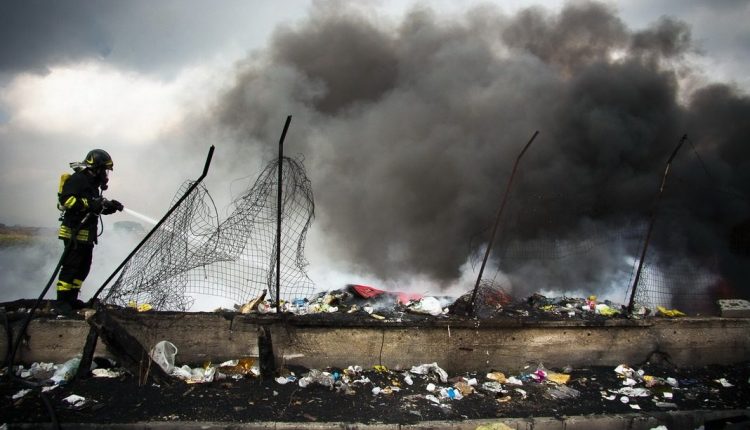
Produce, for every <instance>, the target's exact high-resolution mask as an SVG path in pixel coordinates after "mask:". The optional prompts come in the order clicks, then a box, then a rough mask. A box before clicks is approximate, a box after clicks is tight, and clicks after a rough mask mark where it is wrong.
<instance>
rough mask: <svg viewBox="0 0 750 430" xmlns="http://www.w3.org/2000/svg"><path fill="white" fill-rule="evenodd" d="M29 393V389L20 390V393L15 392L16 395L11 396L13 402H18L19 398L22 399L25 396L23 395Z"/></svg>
mask: <svg viewBox="0 0 750 430" xmlns="http://www.w3.org/2000/svg"><path fill="white" fill-rule="evenodd" d="M30 392H31V389H30V388H29V389H26V390H21V391H19V392H17V393H16V394H14V395H13V400H18V399H20V398H21V397H23V396H25V395H27V394H29V393H30Z"/></svg>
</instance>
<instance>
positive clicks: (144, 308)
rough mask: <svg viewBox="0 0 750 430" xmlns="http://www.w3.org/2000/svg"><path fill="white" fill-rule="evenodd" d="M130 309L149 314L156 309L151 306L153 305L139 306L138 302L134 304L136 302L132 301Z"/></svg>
mask: <svg viewBox="0 0 750 430" xmlns="http://www.w3.org/2000/svg"><path fill="white" fill-rule="evenodd" d="M128 307H129V308H132V309H135V310H136V311H138V312H148V311H150V310H151V309H153V308H154V307H153V306H151V305H150V304H148V303H141V304H140V305H139V304H137V303H136V302H134V301H130V302H128Z"/></svg>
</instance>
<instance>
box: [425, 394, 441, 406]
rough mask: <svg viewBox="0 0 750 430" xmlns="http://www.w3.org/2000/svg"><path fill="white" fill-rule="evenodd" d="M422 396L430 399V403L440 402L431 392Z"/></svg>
mask: <svg viewBox="0 0 750 430" xmlns="http://www.w3.org/2000/svg"><path fill="white" fill-rule="evenodd" d="M424 398H425V399H427V400H429V401H431V402H432V403H435V404H438V405H439V404H440V400H438V398H437V397H435V396H433V395H432V394H428V395H426V396H424Z"/></svg>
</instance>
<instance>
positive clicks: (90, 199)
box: [57, 149, 124, 314]
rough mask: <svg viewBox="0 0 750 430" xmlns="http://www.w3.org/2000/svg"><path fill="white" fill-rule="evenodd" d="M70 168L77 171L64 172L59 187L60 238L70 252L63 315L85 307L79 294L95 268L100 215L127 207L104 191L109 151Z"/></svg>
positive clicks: (61, 294)
mask: <svg viewBox="0 0 750 430" xmlns="http://www.w3.org/2000/svg"><path fill="white" fill-rule="evenodd" d="M70 167H72V168H73V170H74V173H73V174H70V175H68V174H65V175H63V177H62V178H61V181H60V188H59V190H58V191H59V193H58V200H59V205H58V208H59V209H60V210H61V211H63V213H62V215H61V221H62V224H61V225H60V230H59V231H58V238H60V239H61V240H62V241H63V243H64V244H65V249H66V251H65V253H64V254H63V260H62V265H61V267H60V276H59V278H58V281H57V308H58V311H60V312H61V313H63V314H70V313H71V312H72V311H73V310H75V309H80V308H82V307H84V303H83V302H82V301H81V300H78V295H79V293H80V292H81V285H83V281H84V280H85V279H86V276H87V275H88V274H89V269H90V268H91V258H92V253H93V250H94V244H96V243H97V233H98V226H99V216H100V215H109V214H112V213H115V212H116V211H121V210H123V209H124V207H123V205H122V204H121V203H120V202H118V201H117V200H107V199H105V198H104V197H102V194H101V192H102V191H104V190H106V189H107V182H108V180H109V172H110V171H112V168H113V167H114V163H113V162H112V157H110V156H109V154H108V153H107V152H106V151H104V150H102V149H94V150H92V151H90V152H89V153H88V154H86V159H85V160H84V161H83V162H80V163H78V162H74V163H70Z"/></svg>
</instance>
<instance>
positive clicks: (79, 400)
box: [63, 394, 86, 408]
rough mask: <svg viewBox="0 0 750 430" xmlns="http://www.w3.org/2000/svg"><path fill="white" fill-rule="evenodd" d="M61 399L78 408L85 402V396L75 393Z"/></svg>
mask: <svg viewBox="0 0 750 430" xmlns="http://www.w3.org/2000/svg"><path fill="white" fill-rule="evenodd" d="M63 401H65V402H68V404H69V405H70V406H72V407H74V408H80V407H82V406H84V405H85V404H86V398H85V397H81V396H79V395H77V394H71V395H69V396H68V397H66V398H64V399H63Z"/></svg>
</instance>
